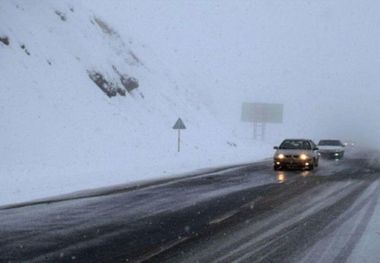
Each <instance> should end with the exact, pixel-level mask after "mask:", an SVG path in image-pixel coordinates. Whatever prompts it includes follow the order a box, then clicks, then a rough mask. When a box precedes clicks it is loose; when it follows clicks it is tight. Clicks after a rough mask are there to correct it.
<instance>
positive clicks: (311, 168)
mask: <svg viewBox="0 0 380 263" xmlns="http://www.w3.org/2000/svg"><path fill="white" fill-rule="evenodd" d="M313 170H314V163H313V164H310V165H309V171H313Z"/></svg>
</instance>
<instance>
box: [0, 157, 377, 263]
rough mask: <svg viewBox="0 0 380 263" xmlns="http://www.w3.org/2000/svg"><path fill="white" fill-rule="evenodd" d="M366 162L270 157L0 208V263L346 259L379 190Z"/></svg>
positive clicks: (365, 222)
mask: <svg viewBox="0 0 380 263" xmlns="http://www.w3.org/2000/svg"><path fill="white" fill-rule="evenodd" d="M379 173H380V169H378V168H376V167H374V166H373V165H371V164H370V162H369V161H368V160H367V159H364V158H354V157H348V158H346V159H345V160H342V161H340V162H328V161H324V162H321V165H320V167H319V168H318V169H317V170H316V171H313V172H308V171H303V172H297V171H281V172H274V171H273V170H272V166H271V161H264V162H259V163H253V164H246V165H240V166H236V167H228V168H225V169H218V170H214V171H209V172H207V173H200V174H194V175H191V176H187V177H182V178H174V179H170V180H166V181H160V182H158V183H157V184H154V183H153V184H149V185H143V186H140V187H135V188H126V189H115V190H114V191H112V190H110V191H108V192H102V193H100V195H99V196H94V194H90V195H91V196H88V197H85V196H81V197H73V198H68V199H67V200H60V201H54V202H46V203H43V202H42V203H37V204H26V205H25V206H9V207H3V208H1V209H0V236H1V239H0V262H25V261H27V262H73V261H74V260H76V261H78V262H127V261H128V262H143V261H151V262H197V261H199V262H215V261H216V262H345V261H349V258H350V255H351V252H352V250H353V249H354V248H355V246H356V244H357V243H358V241H359V239H360V238H361V236H362V234H363V232H364V231H365V229H366V227H367V224H368V222H369V219H370V218H371V216H372V214H373V213H374V210H375V206H376V203H377V200H378V195H379V193H380V191H379V190H380V189H379V187H380V186H379V180H378V178H379Z"/></svg>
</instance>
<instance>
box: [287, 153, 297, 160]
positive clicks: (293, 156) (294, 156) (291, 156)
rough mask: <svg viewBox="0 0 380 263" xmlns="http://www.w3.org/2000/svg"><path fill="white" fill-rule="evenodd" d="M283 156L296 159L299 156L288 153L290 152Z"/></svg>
mask: <svg viewBox="0 0 380 263" xmlns="http://www.w3.org/2000/svg"><path fill="white" fill-rule="evenodd" d="M285 157H286V158H293V159H297V158H299V157H300V156H299V155H290V154H288V155H285Z"/></svg>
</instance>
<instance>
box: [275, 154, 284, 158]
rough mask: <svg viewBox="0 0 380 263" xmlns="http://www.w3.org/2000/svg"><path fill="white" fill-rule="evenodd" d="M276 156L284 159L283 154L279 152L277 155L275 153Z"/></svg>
mask: <svg viewBox="0 0 380 263" xmlns="http://www.w3.org/2000/svg"><path fill="white" fill-rule="evenodd" d="M277 158H278V159H284V158H285V155H283V154H282V153H280V154H279V155H277Z"/></svg>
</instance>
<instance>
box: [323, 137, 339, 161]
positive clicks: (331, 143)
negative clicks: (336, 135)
mask: <svg viewBox="0 0 380 263" xmlns="http://www.w3.org/2000/svg"><path fill="white" fill-rule="evenodd" d="M318 148H319V153H320V155H321V157H322V158H325V159H332V160H340V159H343V156H344V150H345V145H344V144H343V143H342V142H341V141H340V140H320V141H319V143H318Z"/></svg>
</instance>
